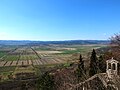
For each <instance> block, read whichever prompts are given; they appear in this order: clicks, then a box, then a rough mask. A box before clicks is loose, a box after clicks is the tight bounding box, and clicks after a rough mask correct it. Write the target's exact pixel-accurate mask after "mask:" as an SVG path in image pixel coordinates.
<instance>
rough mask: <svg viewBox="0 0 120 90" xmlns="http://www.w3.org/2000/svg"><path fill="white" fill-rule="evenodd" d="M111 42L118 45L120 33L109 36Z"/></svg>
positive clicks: (119, 44) (119, 43)
mask: <svg viewBox="0 0 120 90" xmlns="http://www.w3.org/2000/svg"><path fill="white" fill-rule="evenodd" d="M110 40H111V44H112V45H115V46H119V47H120V33H118V34H115V35H114V36H112V37H111V38H110Z"/></svg>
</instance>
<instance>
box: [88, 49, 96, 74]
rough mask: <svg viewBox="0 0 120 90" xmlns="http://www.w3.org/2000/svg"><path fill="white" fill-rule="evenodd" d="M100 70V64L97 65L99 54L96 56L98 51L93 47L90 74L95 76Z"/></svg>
mask: <svg viewBox="0 0 120 90" xmlns="http://www.w3.org/2000/svg"><path fill="white" fill-rule="evenodd" d="M97 71H98V66H97V56H96V52H95V50H94V49H93V51H92V54H91V58H90V70H89V75H90V76H93V75H95V74H96V73H97Z"/></svg>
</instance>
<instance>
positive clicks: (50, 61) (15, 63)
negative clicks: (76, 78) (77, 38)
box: [0, 45, 106, 79]
mask: <svg viewBox="0 0 120 90" xmlns="http://www.w3.org/2000/svg"><path fill="white" fill-rule="evenodd" d="M101 47H106V46H105V45H65V46H54V45H50V46H32V47H28V46H22V47H13V46H12V47H11V46H9V47H0V71H1V72H0V76H3V75H4V79H8V78H6V77H7V76H8V75H11V74H16V73H20V72H23V73H24V72H27V71H29V72H35V67H36V66H48V65H53V66H54V65H57V64H65V63H68V62H76V61H77V60H78V58H79V54H80V53H81V54H82V55H87V54H86V53H88V52H90V51H91V50H92V49H93V48H95V49H96V48H101ZM18 71H19V72H18Z"/></svg>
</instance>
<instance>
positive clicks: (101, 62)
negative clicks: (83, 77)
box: [98, 55, 106, 73]
mask: <svg viewBox="0 0 120 90" xmlns="http://www.w3.org/2000/svg"><path fill="white" fill-rule="evenodd" d="M98 67H99V70H100V73H104V72H105V71H106V64H105V62H104V59H103V56H102V55H100V56H99V60H98Z"/></svg>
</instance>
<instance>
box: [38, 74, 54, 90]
mask: <svg viewBox="0 0 120 90" xmlns="http://www.w3.org/2000/svg"><path fill="white" fill-rule="evenodd" d="M37 89H38V90H54V78H53V76H52V75H50V74H49V73H48V72H46V73H45V74H43V75H42V76H41V77H40V78H39V80H38V81H37Z"/></svg>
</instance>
